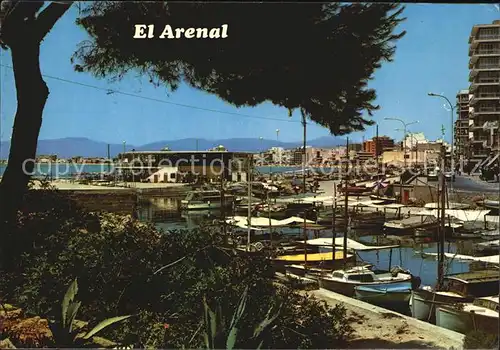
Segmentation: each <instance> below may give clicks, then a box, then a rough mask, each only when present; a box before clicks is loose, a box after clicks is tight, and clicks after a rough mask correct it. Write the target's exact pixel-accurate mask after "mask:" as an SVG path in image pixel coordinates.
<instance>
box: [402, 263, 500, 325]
mask: <svg viewBox="0 0 500 350" xmlns="http://www.w3.org/2000/svg"><path fill="white" fill-rule="evenodd" d="M499 280H500V277H499V274H498V270H493V269H492V270H480V271H471V272H466V273H459V274H452V275H446V276H445V277H444V281H443V285H442V286H441V287H440V288H439V289H436V288H432V287H430V286H423V287H421V288H419V289H417V290H413V291H412V295H411V298H410V308H411V313H412V316H413V317H415V318H416V319H419V320H421V321H428V322H431V323H434V322H435V321H436V312H435V309H436V307H437V306H442V305H451V304H456V303H467V302H472V301H473V300H474V299H476V298H480V297H485V296H491V295H498V292H499V288H498V287H499Z"/></svg>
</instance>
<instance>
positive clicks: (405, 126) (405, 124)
mask: <svg viewBox="0 0 500 350" xmlns="http://www.w3.org/2000/svg"><path fill="white" fill-rule="evenodd" d="M384 120H395V121H398V122H400V123H401V124H403V128H404V129H403V131H404V135H403V136H404V139H403V143H404V145H403V147H404V163H405V169H406V130H407V129H406V128H407V127H408V126H409V125H412V124H418V120H415V121H413V122H409V123H405V122H404V120H402V119H399V118H387V117H386V118H384Z"/></svg>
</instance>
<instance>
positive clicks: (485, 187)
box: [453, 176, 500, 195]
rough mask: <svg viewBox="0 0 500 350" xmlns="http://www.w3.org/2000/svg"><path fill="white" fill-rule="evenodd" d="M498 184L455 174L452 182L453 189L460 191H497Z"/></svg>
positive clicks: (479, 192)
mask: <svg viewBox="0 0 500 350" xmlns="http://www.w3.org/2000/svg"><path fill="white" fill-rule="evenodd" d="M499 186H500V184H499V183H498V182H497V183H490V182H485V181H482V180H479V178H471V177H469V176H457V177H456V178H455V182H454V183H453V189H455V190H458V191H461V192H477V193H478V195H480V194H481V193H495V192H496V193H498V192H499Z"/></svg>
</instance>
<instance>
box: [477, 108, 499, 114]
mask: <svg viewBox="0 0 500 350" xmlns="http://www.w3.org/2000/svg"><path fill="white" fill-rule="evenodd" d="M474 112H479V113H480V112H483V113H484V112H500V108H496V107H481V108H478V109H477V111H476V110H474Z"/></svg>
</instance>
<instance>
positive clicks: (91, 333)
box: [83, 315, 132, 339]
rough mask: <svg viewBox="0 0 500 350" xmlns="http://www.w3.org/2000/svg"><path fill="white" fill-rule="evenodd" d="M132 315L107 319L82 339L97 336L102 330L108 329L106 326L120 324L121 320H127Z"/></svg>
mask: <svg viewBox="0 0 500 350" xmlns="http://www.w3.org/2000/svg"><path fill="white" fill-rule="evenodd" d="M131 316H132V315H127V316H117V317H112V318H108V319H106V320H104V321H101V322H99V324H98V325H97V326H95V327H94V328H93V329H92V330H91V331H90V332H88V333H87V334H85V335H84V336H83V339H89V338H91V337H93V336H94V335H95V334H97V333H98V332H100V331H102V330H103V329H104V328H106V327H108V326H111V325H112V324H114V323H117V322H121V321H123V320H126V319H127V318H129V317H131Z"/></svg>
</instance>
